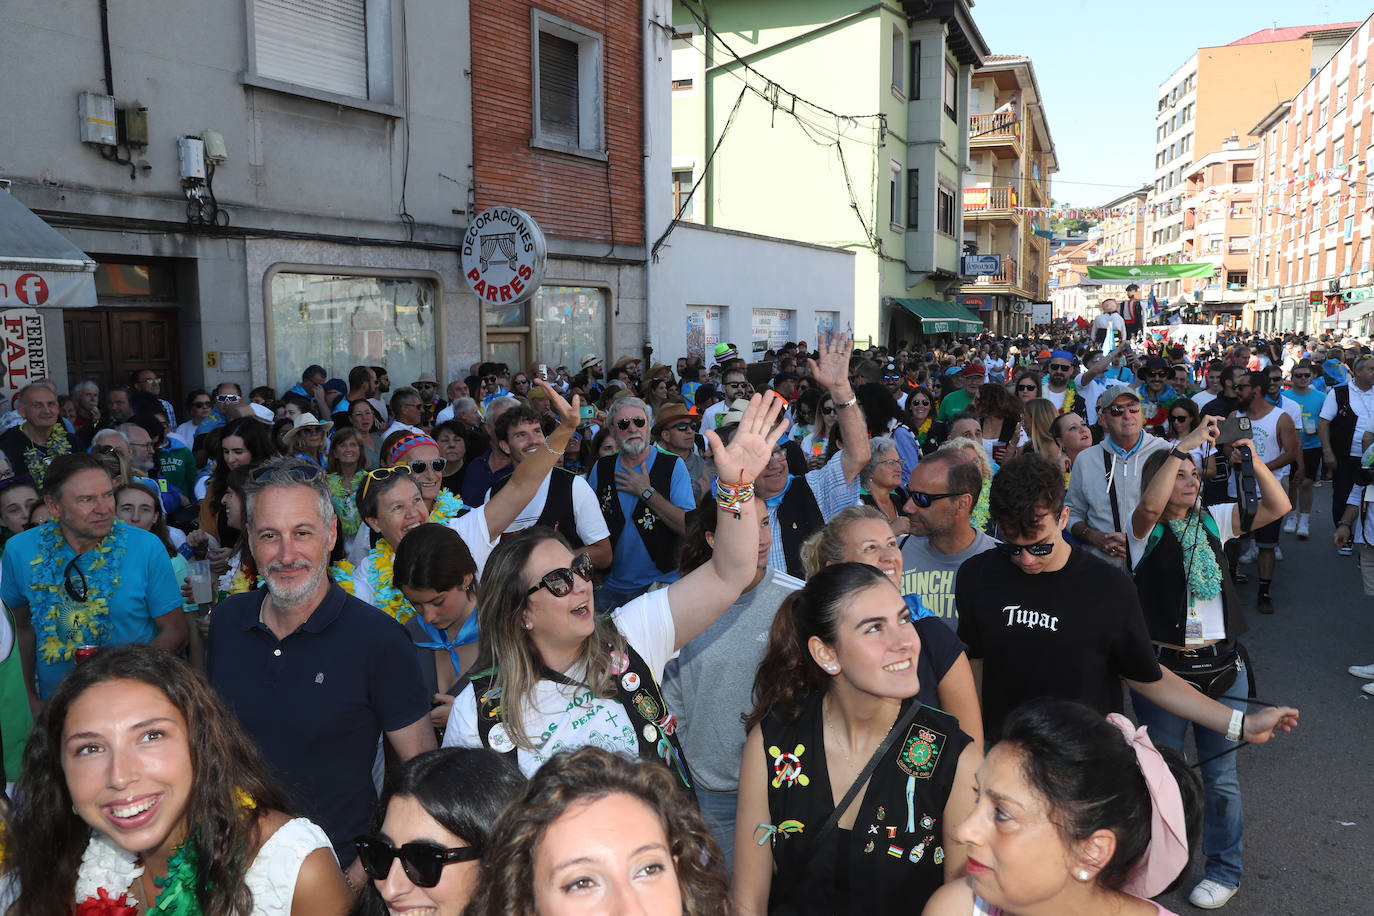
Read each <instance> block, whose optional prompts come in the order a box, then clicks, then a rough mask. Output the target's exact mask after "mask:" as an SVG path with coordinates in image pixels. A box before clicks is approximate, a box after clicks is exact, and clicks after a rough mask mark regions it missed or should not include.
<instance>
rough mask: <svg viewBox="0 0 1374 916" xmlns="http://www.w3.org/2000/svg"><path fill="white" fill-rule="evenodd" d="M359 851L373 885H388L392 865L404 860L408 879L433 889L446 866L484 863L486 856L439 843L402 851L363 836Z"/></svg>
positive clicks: (406, 847)
mask: <svg viewBox="0 0 1374 916" xmlns="http://www.w3.org/2000/svg"><path fill="white" fill-rule="evenodd" d="M353 845H354V846H355V847H356V848H357V850H358V861H359V862H361V863H362V866H363V871H365V872H367V876H368V877H369V878H371V879H372V880H373V881H384V880H386V876H387V875H388V874H390V873H391V863H392V861H394V860H395V859H400V860H401V868H402V869H404V870H405V873H406V877H407V878H409V879H410V880H411V883H413V884H414V885H415V886H416V887H433V886H434V885H436V884H438V883H439V879H440V878H441V877H443V872H444V866H445V865H447V864H449V863H450V862H471V861H473V860H474V859H480V858H481V857H482V852H481V850H479V849H478V848H477V847H476V846H459V847H456V848H454V849H445V848H444V847H442V846H440V845H439V844H438V843H425V842H418V843H406V844H405V845H403V846H402V847H401V848H400V849H397V848H396V847H395V846H392V845H391V844H390V843H388V842H387V841H386V840H384V839H382V838H381V837H375V836H360V837H358V838H357V839H356V840H354V841H353Z"/></svg>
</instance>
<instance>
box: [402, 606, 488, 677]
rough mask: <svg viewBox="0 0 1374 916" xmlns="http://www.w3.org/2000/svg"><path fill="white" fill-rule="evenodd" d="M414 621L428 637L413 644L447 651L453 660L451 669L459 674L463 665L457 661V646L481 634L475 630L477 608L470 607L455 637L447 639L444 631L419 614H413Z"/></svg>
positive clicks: (467, 643) (474, 639) (473, 640)
mask: <svg viewBox="0 0 1374 916" xmlns="http://www.w3.org/2000/svg"><path fill="white" fill-rule="evenodd" d="M415 622H416V623H417V624H419V626H420V629H421V630H423V631H424V634H425V635H426V636H428V637H429V640H428V641H427V642H417V643H416V644H415V645H416V646H417V647H418V648H421V649H442V650H444V651H446V652H448V657H449V658H450V659H451V660H452V662H453V670H454V671H455V672H457V673H459V674H461V673H462V672H463V665H462V663H461V662H459V661H458V647H459V646H466V645H471V644H472V643H475V642H477V640H478V638H479V636H480V635H481V634H480V633H478V632H477V608H473V609H472V613H471V614H468V619H467V620H464V621H463V625H462V626H461V627H459V628H458V638H457V639H449V636H448V633H447V632H446V631H444V630H441V629H439V628H438V627H436V626H435V625H434V624H432V623H430V622H429V621H427V620H425V618H424V617H422V616H420V615H419V614H416V615H415Z"/></svg>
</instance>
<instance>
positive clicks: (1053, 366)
mask: <svg viewBox="0 0 1374 916" xmlns="http://www.w3.org/2000/svg"><path fill="white" fill-rule="evenodd" d="M1056 370H1058V371H1059V372H1072V371H1073V366H1065V365H1064V364H1063V363H1050V371H1051V372H1054V371H1056Z"/></svg>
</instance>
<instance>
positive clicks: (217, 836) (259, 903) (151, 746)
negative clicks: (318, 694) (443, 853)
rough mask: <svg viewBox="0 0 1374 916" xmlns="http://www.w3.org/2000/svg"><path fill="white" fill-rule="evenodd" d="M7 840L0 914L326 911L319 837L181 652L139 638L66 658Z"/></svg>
mask: <svg viewBox="0 0 1374 916" xmlns="http://www.w3.org/2000/svg"><path fill="white" fill-rule="evenodd" d="M15 797H16V798H17V799H18V801H17V803H16V805H15V809H14V812H13V816H12V817H11V819H10V829H9V831H8V832H9V835H8V836H7V837H6V844H5V846H6V849H5V853H6V857H5V858H6V861H5V864H6V865H7V866H8V867H9V869H10V870H9V872H8V873H7V874H6V875H5V876H4V878H3V879H0V909H3V907H4V906H5V905H6V904H8V903H10V902H11V901H12V900H13V899H14V898H15V896H16V895H17V898H18V900H17V903H16V904H15V906H13V907H12V908H11V909H10V910H9V912H10V913H12V914H23V913H56V912H72V911H73V910H75V911H77V912H83V911H84V910H85V909H91V908H94V910H93V911H98V912H123V911H124V910H123V909H122V908H120V907H116V906H112V905H111V904H110V903H109V902H106V903H104V905H103V906H100V902H101V901H106V900H108V901H120V902H121V903H122V904H123V905H125V906H129V907H137V909H138V911H140V912H143V911H150V910H153V909H155V908H156V909H157V910H158V911H159V912H204V913H210V912H214V913H233V914H236V916H248V914H250V913H252V914H269V916H334V914H343V913H346V912H347V911H348V908H349V904H350V903H351V895H350V894H349V892H348V888H347V887H346V886H345V884H344V880H343V875H342V874H341V873H340V871H339V864H338V862H337V861H336V860H335V858H334V851H333V849H332V848H331V847H330V843H329V838H328V837H326V836H325V834H324V832H323V831H322V830H320V828H319V827H317V826H315V825H314V824H313V823H311V822H310V821H308V820H306V819H304V818H294V819H293V818H290V817H288V816H287V815H286V814H285V813H283V809H284V808H285V807H286V800H285V798H284V796H283V794H282V792H281V790H280V789H279V788H278V787H277V786H276V784H275V783H274V782H273V779H272V777H271V775H270V774H269V772H268V770H267V766H266V764H265V762H264V761H263V759H262V756H261V755H260V753H259V752H258V750H257V748H256V746H255V745H254V744H253V742H252V741H251V740H250V739H249V738H248V737H247V735H245V734H244V732H243V731H242V730H241V729H240V728H239V725H238V722H237V721H236V720H235V718H234V716H233V714H232V713H230V712H229V711H228V709H226V708H225V706H224V704H223V703H222V702H221V701H220V699H219V697H218V696H217V695H216V694H215V692H214V691H213V690H211V689H210V687H209V685H208V684H206V683H205V681H204V680H203V679H201V678H200V676H198V675H197V674H196V673H195V672H193V671H192V670H191V669H190V667H189V666H188V665H187V664H186V663H185V662H183V661H182V660H181V659H179V658H176V657H175V656H173V655H171V654H170V653H168V652H165V651H163V650H161V649H156V648H153V647H151V646H146V645H131V646H124V647H121V648H117V649H102V650H100V651H98V652H96V653H95V655H94V656H92V657H91V658H89V659H86V660H85V661H83V662H81V663H80V664H78V665H77V666H76V667H75V668H74V669H72V672H71V673H70V674H69V675H67V677H66V678H65V679H64V680H63V681H62V683H61V684H60V685H59V686H58V688H57V691H56V692H55V693H54V694H53V696H52V699H51V700H49V701H48V709H47V715H46V716H45V717H44V719H43V720H42V721H41V723H40V725H39V727H38V729H37V730H35V731H34V733H33V734H32V736H31V737H30V739H29V744H28V747H27V749H26V751H25V754H24V766H23V772H22V773H21V775H20V778H19V784H18V786H17V789H16V793H15Z"/></svg>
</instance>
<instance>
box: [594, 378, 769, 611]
mask: <svg viewBox="0 0 1374 916" xmlns="http://www.w3.org/2000/svg"><path fill="white" fill-rule="evenodd" d="M651 417H652V412H651V411H650V409H649V405H648V404H645V403H644V402H643V401H641V400H640V399H639V398H635V397H625V398H619V399H617V400H615V401H613V402H612V403H611V407H610V410H609V412H608V413H607V416H606V423H607V425H608V426H609V427H610V429H611V437H612V438H613V439H614V440H615V444H616V446H617V447H618V448H619V452H618V453H617V454H614V455H607V456H606V457H604V458H601V459H600V460H598V461H597V462H596V465H595V466H594V467H593V468H592V472H591V474H590V475H589V476H588V478H587V482H588V483H589V484H591V487H592V490H593V491H595V493H596V498H597V503H598V505H600V507H601V514H602V515H603V516H605V518H606V524H607V526H608V527H609V529H610V535H611V549H612V552H613V554H614V559H613V560H612V561H611V568H610V571H609V572H608V573H607V574H606V581H605V584H603V585H602V586H601V587H600V588H598V589H597V590H596V609H597V611H598V612H599V613H609V612H610V611H611V610H613V609H615V608H617V607H620V606H621V605H623V604H625V603H626V602H627V601H629V600H630V599H631V598H633V597H635V596H636V595H640V594H642V593H643V592H644V591H646V590H647V589H648V588H649V586H651V585H653V584H654V583H656V582H676V581H677V579H678V567H677V560H678V553H679V551H680V550H681V547H682V535H683V532H684V531H685V530H686V527H687V522H686V519H687V513H688V512H689V511H691V510H692V509H694V508H696V494H695V493H694V492H693V490H692V479H691V477H690V475H689V474H688V473H687V465H686V464H684V463H683V462H682V460H681V459H679V458H678V456H677V455H675V454H673V453H671V452H665V451H661V450H659V449H656V448H654V447H653V439H652V435H651V428H652V422H653V421H652V419H651ZM756 492H757V491H756Z"/></svg>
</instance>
